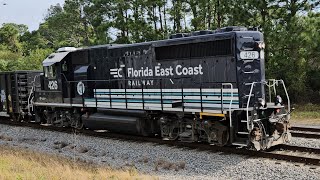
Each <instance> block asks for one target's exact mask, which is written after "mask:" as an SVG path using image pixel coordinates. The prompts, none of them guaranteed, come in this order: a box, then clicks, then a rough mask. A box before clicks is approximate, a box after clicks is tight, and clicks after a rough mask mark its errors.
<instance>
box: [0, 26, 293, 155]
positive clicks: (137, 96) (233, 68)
mask: <svg viewBox="0 0 320 180" xmlns="http://www.w3.org/2000/svg"><path fill="white" fill-rule="evenodd" d="M264 63H265V61H264V41H263V35H262V34H261V33H260V32H258V31H250V30H247V29H246V28H243V27H227V28H222V29H220V30H218V31H199V32H193V33H188V34H175V35H172V36H171V37H170V39H167V40H161V41H153V42H145V43H137V44H128V45H103V46H94V47H89V48H79V49H76V48H68V47H67V48H60V49H59V50H58V51H57V52H56V53H53V54H51V55H50V56H49V57H48V58H47V59H45V60H44V61H43V73H40V72H27V71H26V72H24V71H18V72H10V73H2V74H0V77H1V79H0V80H1V81H0V87H1V103H2V107H1V108H2V109H1V110H2V111H3V112H4V113H3V114H8V115H10V116H12V117H13V118H14V119H16V120H27V119H29V120H30V121H33V122H37V123H45V124H50V125H54V126H59V127H67V126H69V127H70V126H71V127H74V128H84V127H85V128H88V129H93V130H97V129H99V130H100V129H106V130H109V131H114V132H123V133H132V134H140V135H144V136H153V135H155V134H158V135H161V137H162V138H163V139H167V140H182V141H206V142H209V143H212V144H216V145H219V146H224V145H240V146H250V147H252V148H255V149H256V150H260V149H267V148H269V147H271V146H274V145H277V144H281V143H285V142H287V141H289V139H290V132H289V131H288V126H289V123H288V121H289V119H290V114H289V113H290V112H289V111H290V100H289V97H288V95H287V92H286V88H285V85H284V83H283V81H282V80H267V81H266V80H265V64H264ZM20 77H25V78H26V79H25V80H23V83H22V81H21V82H20V81H19V80H20V79H19V78H20ZM21 85H24V88H22V89H24V90H23V91H19V88H20V86H21ZM13 87H14V88H13ZM279 87H280V91H279V90H278V91H277V89H279ZM279 92H280V93H282V94H285V95H286V96H287V97H286V98H285V101H286V104H287V106H286V107H285V106H284V103H283V102H284V101H283V100H282V98H281V97H280V96H279V95H278V94H279ZM285 108H288V109H285Z"/></svg>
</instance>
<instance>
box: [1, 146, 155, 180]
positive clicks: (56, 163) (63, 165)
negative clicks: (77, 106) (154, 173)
mask: <svg viewBox="0 0 320 180" xmlns="http://www.w3.org/2000/svg"><path fill="white" fill-rule="evenodd" d="M0 179H1V180H2V179H8V180H11V179H17V180H37V179H39V180H46V179H48V180H60V179H68V180H69V179H70V180H82V179H83V180H87V179H111V180H117V179H119V180H120V179H121V180H122V179H156V178H155V177H151V176H147V175H142V174H139V173H138V172H137V170H136V169H135V168H134V167H130V168H127V169H126V170H113V169H111V168H104V167H98V166H94V165H92V164H89V163H85V162H80V161H78V162H76V163H75V162H73V161H72V160H70V159H67V158H62V157H59V156H54V155H48V154H42V153H35V152H33V151H29V150H25V149H20V148H11V147H5V146H0Z"/></svg>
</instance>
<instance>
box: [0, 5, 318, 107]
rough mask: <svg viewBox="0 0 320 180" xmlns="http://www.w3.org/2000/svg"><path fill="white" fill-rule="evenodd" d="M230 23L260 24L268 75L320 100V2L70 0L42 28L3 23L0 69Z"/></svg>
mask: <svg viewBox="0 0 320 180" xmlns="http://www.w3.org/2000/svg"><path fill="white" fill-rule="evenodd" d="M224 26H246V27H257V28H258V29H259V30H260V31H262V32H263V33H264V36H265V42H266V45H267V46H266V69H267V78H275V79H283V80H285V82H286V85H287V87H288V91H289V93H290V95H291V98H292V99H293V101H294V102H316V103H319V102H320V28H319V27H320V1H318V0H131V1H125V0H66V1H65V3H64V4H63V6H62V5H60V4H56V5H53V6H51V7H50V8H49V9H48V11H47V14H46V16H45V17H44V21H43V23H41V24H40V25H39V29H37V30H35V31H32V32H29V31H28V27H27V26H26V25H21V24H13V23H7V24H3V25H2V26H1V27H0V71H10V70H16V69H41V62H42V61H43V60H44V59H45V58H46V56H47V55H49V54H50V53H51V52H53V51H55V50H56V49H57V48H59V47H63V46H74V47H83V46H91V45H99V44H108V43H116V44H121V43H136V42H145V41H152V40H159V39H166V38H168V36H169V35H170V34H174V33H180V32H191V31H197V30H206V29H211V30H214V29H218V28H221V27H224Z"/></svg>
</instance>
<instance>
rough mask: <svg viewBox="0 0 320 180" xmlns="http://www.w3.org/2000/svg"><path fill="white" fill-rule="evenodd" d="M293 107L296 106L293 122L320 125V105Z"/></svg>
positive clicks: (292, 115)
mask: <svg viewBox="0 0 320 180" xmlns="http://www.w3.org/2000/svg"><path fill="white" fill-rule="evenodd" d="M293 107H295V110H294V111H293V112H292V114H291V122H292V123H293V124H310V125H320V105H315V104H305V105H294V106H293Z"/></svg>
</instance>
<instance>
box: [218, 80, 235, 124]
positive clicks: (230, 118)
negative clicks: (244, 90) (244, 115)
mask: <svg viewBox="0 0 320 180" xmlns="http://www.w3.org/2000/svg"><path fill="white" fill-rule="evenodd" d="M224 85H226V86H230V89H232V90H233V84H232V83H223V85H222V89H223V86H224ZM233 95H234V94H233V91H231V100H230V104H229V121H230V122H229V123H230V128H232V127H233V125H232V117H231V107H232V103H233ZM221 97H222V95H221ZM222 106H223V104H222Z"/></svg>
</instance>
